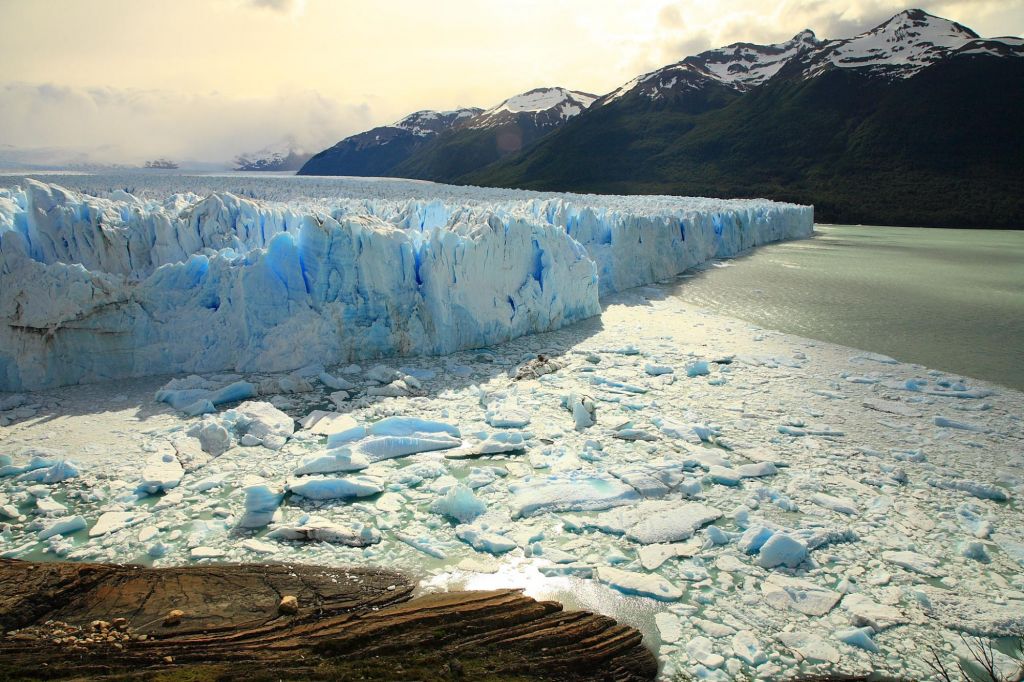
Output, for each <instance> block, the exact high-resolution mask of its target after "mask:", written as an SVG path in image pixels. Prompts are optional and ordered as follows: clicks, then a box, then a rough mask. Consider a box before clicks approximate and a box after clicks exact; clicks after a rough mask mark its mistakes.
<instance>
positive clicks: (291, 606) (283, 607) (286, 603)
mask: <svg viewBox="0 0 1024 682" xmlns="http://www.w3.org/2000/svg"><path fill="white" fill-rule="evenodd" d="M277 610H278V611H279V612H280V613H283V614H284V615H286V616H294V615H295V614H296V613H298V612H299V600H298V599H296V598H295V596H294V595H291V594H286V595H285V596H283V597H281V603H280V604H278V605H277Z"/></svg>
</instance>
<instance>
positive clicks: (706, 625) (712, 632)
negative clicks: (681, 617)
mask: <svg viewBox="0 0 1024 682" xmlns="http://www.w3.org/2000/svg"><path fill="white" fill-rule="evenodd" d="M691 622H692V623H693V624H694V625H696V626H697V627H698V628H699V629H700V631H701V632H703V633H704V634H706V635H708V636H709V637H728V636H729V635H733V634H736V628H734V627H732V626H730V625H726V624H725V623H719V622H717V621H711V620H705V619H703V618H694V619H693V620H692V621H691Z"/></svg>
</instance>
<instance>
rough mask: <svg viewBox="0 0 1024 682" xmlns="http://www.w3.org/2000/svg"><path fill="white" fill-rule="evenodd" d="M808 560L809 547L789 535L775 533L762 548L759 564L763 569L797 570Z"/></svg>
mask: <svg viewBox="0 0 1024 682" xmlns="http://www.w3.org/2000/svg"><path fill="white" fill-rule="evenodd" d="M805 559H807V545H806V544H804V542H803V541H802V540H800V539H799V538H795V537H793V536H792V535H789V534H787V533H775V534H774V535H772V536H771V537H770V538H768V541H767V542H765V543H764V545H763V546H762V547H761V551H760V552H759V554H758V557H757V564H758V565H759V566H761V567H762V568H775V567H776V566H786V567H787V568H796V567H797V566H799V565H800V564H801V563H803V561H804V560H805Z"/></svg>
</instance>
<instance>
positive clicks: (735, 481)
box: [708, 465, 743, 486]
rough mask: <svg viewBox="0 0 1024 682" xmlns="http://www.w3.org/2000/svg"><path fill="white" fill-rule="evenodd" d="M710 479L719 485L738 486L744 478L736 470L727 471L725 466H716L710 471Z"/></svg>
mask: <svg viewBox="0 0 1024 682" xmlns="http://www.w3.org/2000/svg"><path fill="white" fill-rule="evenodd" d="M708 478H709V479H711V481H712V482H714V483H718V484H719V485H728V486H737V485H739V484H740V481H741V480H742V479H743V476H742V475H741V474H740V472H739V471H738V470H736V469H727V468H725V467H723V466H718V465H714V466H712V467H710V468H709V469H708Z"/></svg>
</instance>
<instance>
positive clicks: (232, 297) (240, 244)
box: [0, 176, 813, 415]
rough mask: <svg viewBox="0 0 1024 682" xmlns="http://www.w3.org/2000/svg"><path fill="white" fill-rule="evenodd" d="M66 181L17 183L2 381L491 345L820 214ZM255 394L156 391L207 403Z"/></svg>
mask: <svg viewBox="0 0 1024 682" xmlns="http://www.w3.org/2000/svg"><path fill="white" fill-rule="evenodd" d="M97 179H99V180H98V184H99V187H97V186H96V184H95V183H97ZM303 180H305V179H303ZM62 181H63V182H65V183H66V184H68V185H73V186H76V187H77V188H78V189H74V188H72V187H62V186H59V185H55V184H47V183H43V182H39V181H36V180H33V179H29V178H24V179H23V180H20V181H19V183H20V184H19V186H18V187H16V188H14V189H12V190H10V191H8V192H7V194H8V198H9V201H8V202H7V203H6V204H5V206H6V208H5V213H4V214H3V216H2V220H0V289H2V290H3V291H4V293H5V295H4V297H3V300H2V301H0V319H2V321H3V324H2V325H0V391H11V392H13V391H20V390H26V389H41V388H47V387H54V386H62V385H68V384H76V383H88V382H95V381H103V380H112V379H123V378H128V377H138V376H147V375H155V374H171V373H194V374H202V373H210V372H217V371H221V370H233V371H237V372H255V371H261V372H284V371H292V370H296V369H299V368H305V367H308V366H312V365H318V366H323V365H326V364H340V363H345V362H351V361H355V360H359V359H367V358H376V357H381V356H394V355H419V354H426V355H436V354H445V353H450V352H453V351H456V350H460V349H465V348H474V347H481V346H487V345H493V344H496V343H500V342H503V341H507V340H509V339H512V338H516V337H518V336H522V335H525V334H532V333H538V332H545V331H552V330H555V329H559V328H561V327H563V326H565V325H567V324H571V323H573V322H576V321H578V320H582V319H584V318H587V317H591V316H593V315H597V314H598V313H599V312H600V302H599V298H600V296H602V295H606V294H610V293H614V292H617V291H622V290H624V289H627V288H630V287H635V286H639V285H643V284H647V283H651V282H655V281H659V280H663V279H666V278H669V277H672V276H675V275H677V274H679V273H681V272H683V271H684V270H686V269H688V268H690V267H693V266H695V265H698V264H700V263H704V262H706V261H708V260H710V259H712V258H721V257H728V256H730V255H733V254H736V253H738V252H740V251H742V250H745V249H749V248H751V247H754V246H757V245H759V244H764V243H768V242H772V241H778V240H781V239H792V238H802V237H807V236H810V234H811V229H812V223H813V209H812V208H811V207H808V206H796V205H792V204H782V203H775V202H770V201H764V200H712V199H695V198H684V197H667V196H660V197H646V196H645V197H621V196H592V195H573V194H542V193H531V192H520V191H513V190H502V189H484V188H468V187H448V186H444V185H424V184H422V183H421V184H417V183H412V182H407V181H378V182H376V183H367V182H360V181H354V180H331V181H310V182H298V181H296V180H292V179H287V178H279V179H276V180H275V183H271V184H267V183H266V182H265V181H261V180H257V179H247V180H245V182H246V183H250V184H251V185H252V186H253V187H254V188H258V189H259V190H260V192H259V193H260V196H261V197H263V198H260V199H256V198H251V197H243V196H239V195H237V194H234V193H232V192H231V191H228V190H229V188H230V189H234V190H235V191H238V190H237V187H238V179H236V178H230V179H227V178H214V177H205V178H188V177H183V176H178V177H173V178H172V177H170V176H168V177H166V178H156V177H153V178H152V179H149V180H147V179H140V178H133V179H132V183H133V184H135V185H136V191H139V190H146V191H142V192H140V193H141V194H143V196H146V197H147V198H145V199H142V198H139V197H138V196H132V195H130V194H128V193H126V192H124V191H123V190H121V189H118V190H117V191H111V190H110V189H109V187H110V186H111V185H110V183H118V182H119V180H117V179H113V178H111V179H110V180H108V181H107V184H106V185H104V184H103V183H104V178H103V176H92V177H89V176H83V177H82V178H80V179H77V180H76V179H75V178H74V177H71V176H68V177H67V178H66V179H62ZM146 182H150V183H153V187H151V188H145V187H141V188H140V187H138V185H139V184H143V185H144V184H145V183H146ZM101 188H102V189H101ZM81 190H85V191H81ZM242 191H243V193H248V194H250V195H251V196H252V197H254V196H256V194H257V192H256V191H255V190H251V191H248V192H246V190H242ZM86 192H90V193H86ZM152 196H160V197H162V198H160V199H154V198H151V197H152ZM326 196H329V197H332V198H330V199H324V198H323V197H326ZM319 378H321V380H324V381H326V382H327V383H328V384H329V385H342V384H341V383H340V382H339V381H337V380H335V379H334V378H333V377H331V376H330V375H327V374H324V375H321V376H320V377H319ZM396 379H398V383H401V381H402V380H401V379H399V378H397V377H396ZM389 386H390V384H389ZM383 390H385V392H387V391H388V390H390V389H389V388H388V387H387V386H386V387H385V389H383ZM252 397H254V394H253V389H252V388H251V385H250V386H242V385H232V386H228V387H223V389H219V390H216V391H212V392H211V391H210V390H209V389H208V388H199V389H180V390H168V391H167V392H162V394H161V396H160V398H159V399H160V400H165V401H167V402H169V403H170V404H172V405H173V406H174V407H175V409H179V410H184V411H186V412H187V413H189V414H192V415H196V414H201V413H204V412H209V411H210V409H211V408H212V407H213V406H214V405H216V404H217V402H218V401H224V402H228V401H235V400H242V399H246V398H250V399H251V398H252Z"/></svg>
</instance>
